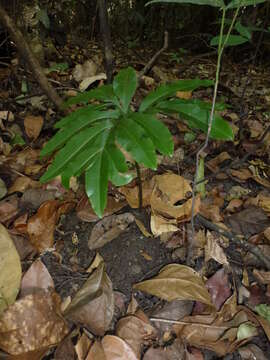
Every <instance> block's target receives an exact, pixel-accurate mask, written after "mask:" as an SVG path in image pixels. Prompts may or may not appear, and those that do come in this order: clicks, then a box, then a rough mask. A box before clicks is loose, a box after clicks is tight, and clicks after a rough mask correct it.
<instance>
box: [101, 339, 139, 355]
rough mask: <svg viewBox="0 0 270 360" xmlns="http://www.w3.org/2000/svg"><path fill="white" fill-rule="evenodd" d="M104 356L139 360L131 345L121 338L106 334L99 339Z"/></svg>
mask: <svg viewBox="0 0 270 360" xmlns="http://www.w3.org/2000/svg"><path fill="white" fill-rule="evenodd" d="M101 344H102V347H103V350H104V353H105V357H106V359H110V360H139V359H140V358H138V357H137V356H136V355H135V353H134V352H133V350H132V349H131V347H130V346H129V345H128V344H127V343H126V342H125V341H124V340H122V339H121V338H119V337H117V336H113V335H106V336H105V337H104V338H103V339H102V341H101Z"/></svg>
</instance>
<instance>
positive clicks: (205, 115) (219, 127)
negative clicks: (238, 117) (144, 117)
mask: <svg viewBox="0 0 270 360" xmlns="http://www.w3.org/2000/svg"><path fill="white" fill-rule="evenodd" d="M159 109H160V111H162V112H167V111H169V112H170V111H173V112H177V113H179V114H180V115H181V116H182V117H183V118H184V119H185V120H187V122H188V125H189V126H190V127H192V128H195V129H200V130H202V131H203V132H205V133H207V130H208V121H209V116H210V111H209V110H208V109H205V108H204V107H201V106H200V104H199V103H197V104H196V103H194V102H193V103H192V102H189V101H186V102H184V101H183V100H171V101H163V102H162V103H160V104H159ZM210 137H211V138H212V139H216V140H233V138H234V135H233V131H232V128H231V127H230V125H229V123H228V122H227V121H225V120H224V119H222V117H221V116H219V115H216V114H215V115H214V118H213V123H212V128H211V132H210Z"/></svg>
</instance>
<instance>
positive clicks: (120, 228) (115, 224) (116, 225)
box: [88, 213, 135, 250]
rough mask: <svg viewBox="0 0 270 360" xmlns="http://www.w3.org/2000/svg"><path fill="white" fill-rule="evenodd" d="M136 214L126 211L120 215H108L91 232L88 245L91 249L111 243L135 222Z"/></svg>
mask: <svg viewBox="0 0 270 360" xmlns="http://www.w3.org/2000/svg"><path fill="white" fill-rule="evenodd" d="M134 219H135V218H134V215H133V214H131V213H124V214H120V215H115V214H114V215H111V216H107V217H105V218H104V219H102V220H100V221H99V222H98V223H97V224H96V225H95V226H94V227H93V230H92V232H91V235H90V237H89V239H88V247H89V249H90V250H95V249H98V248H100V247H102V246H104V245H105V244H107V243H109V242H110V241H112V240H113V239H115V238H116V237H118V236H119V235H120V234H121V233H122V232H124V231H126V229H127V228H128V226H129V225H130V224H131V223H133V222H134Z"/></svg>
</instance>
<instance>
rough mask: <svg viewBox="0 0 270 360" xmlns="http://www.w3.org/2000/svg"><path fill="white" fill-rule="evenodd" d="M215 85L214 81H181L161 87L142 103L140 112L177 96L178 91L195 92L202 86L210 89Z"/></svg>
mask: <svg viewBox="0 0 270 360" xmlns="http://www.w3.org/2000/svg"><path fill="white" fill-rule="evenodd" d="M211 85H213V81H212V80H200V79H193V80H179V81H175V82H173V83H171V84H166V85H161V86H159V87H158V88H157V89H156V90H154V91H152V92H150V93H149V94H148V95H147V96H146V97H145V98H144V99H143V101H142V102H141V105H140V108H139V112H144V111H146V110H147V109H148V108H149V107H150V106H152V105H154V104H156V103H157V102H159V101H161V100H164V99H166V98H168V97H170V96H173V95H175V94H176V92H177V91H193V90H195V89H197V88H199V87H201V86H203V87H208V86H211Z"/></svg>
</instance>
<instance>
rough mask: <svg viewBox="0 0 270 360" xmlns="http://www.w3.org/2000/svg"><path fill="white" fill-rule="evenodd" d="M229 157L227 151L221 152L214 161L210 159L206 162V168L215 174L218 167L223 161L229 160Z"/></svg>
mask: <svg viewBox="0 0 270 360" xmlns="http://www.w3.org/2000/svg"><path fill="white" fill-rule="evenodd" d="M230 159H231V156H230V155H229V154H228V153H227V151H223V152H222V153H220V154H219V155H218V156H216V157H215V158H214V159H211V160H209V161H207V162H206V166H207V168H208V169H209V170H211V171H212V172H217V171H218V170H219V165H220V164H222V163H223V162H224V161H225V160H230Z"/></svg>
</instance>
